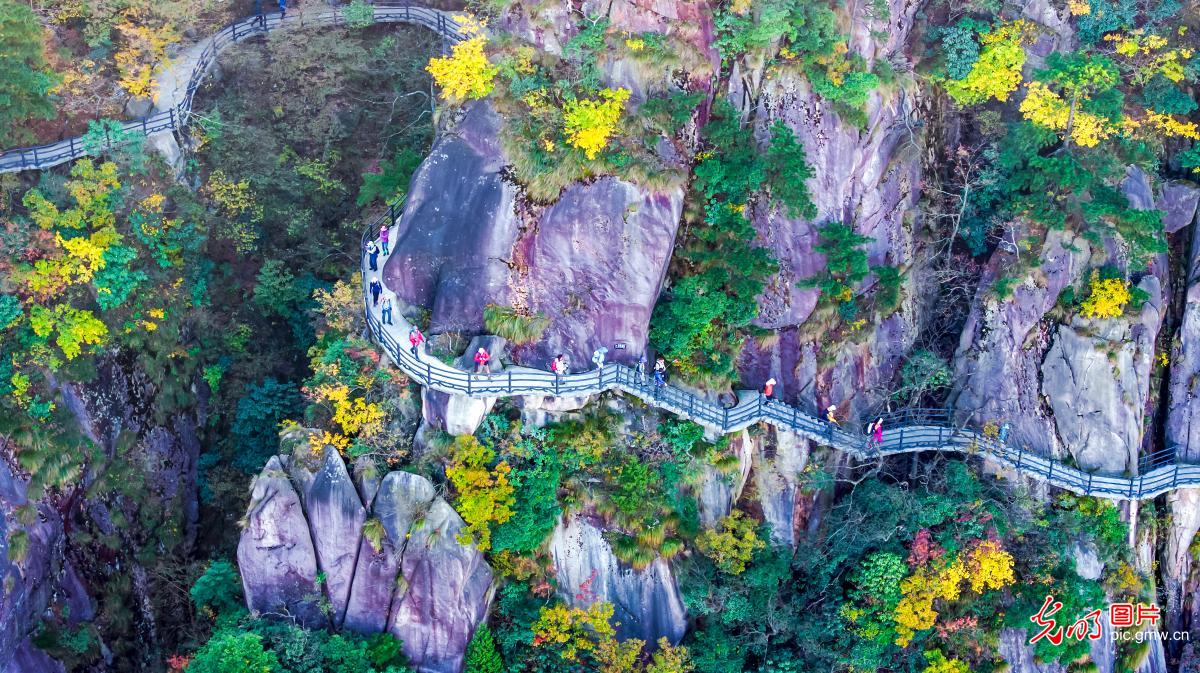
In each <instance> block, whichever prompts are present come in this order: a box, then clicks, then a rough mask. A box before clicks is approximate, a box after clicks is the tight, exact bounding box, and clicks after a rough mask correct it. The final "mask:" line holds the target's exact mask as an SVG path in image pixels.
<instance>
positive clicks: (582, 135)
mask: <svg viewBox="0 0 1200 673" xmlns="http://www.w3.org/2000/svg"><path fill="white" fill-rule="evenodd" d="M627 100H629V89H602V90H601V91H600V97H599V98H597V99H594V100H586V99H585V100H569V101H567V105H566V108H565V109H564V110H563V122H564V124H565V130H566V132H567V142H569V143H570V144H571V146H572V147H575V148H576V149H580V150H583V153H584V155H586V156H587V158H588V159H595V158H596V156H597V155H598V154H599V153H600V150H602V149H604V148H605V147H606V146H607V145H608V139H609V138H611V137H612V135H613V134H614V133H616V130H617V122H619V121H620V120H621V113H622V112H623V111H624V110H625V101H627Z"/></svg>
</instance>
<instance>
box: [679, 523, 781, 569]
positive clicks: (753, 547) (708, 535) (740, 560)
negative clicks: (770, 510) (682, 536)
mask: <svg viewBox="0 0 1200 673" xmlns="http://www.w3.org/2000/svg"><path fill="white" fill-rule="evenodd" d="M757 527H758V526H757V523H756V522H755V521H754V520H753V519H750V518H749V517H747V516H746V515H745V513H743V512H742V511H741V510H740V509H735V510H734V511H733V513H732V514H730V515H729V516H727V517H724V518H723V519H721V520H720V522H718V524H717V528H718V530H706V531H704V532H703V533H701V534H700V535H699V536H698V537H697V538H696V547H697V548H698V549H699V550H700V553H702V554H704V555H705V556H707V557H709V558H710V559H712V560H713V562H714V563H716V564H717V568H718V569H720V570H721V572H723V573H727V574H729V575H740V574H742V573H743V572H745V570H746V564H747V563H749V562H750V558H751V557H752V556H754V552H756V551H758V550H759V549H762V548H763V547H765V546H766V543H765V542H763V541H762V540H760V539H759V537H758V533H757V532H756V531H755V529H756V528H757Z"/></svg>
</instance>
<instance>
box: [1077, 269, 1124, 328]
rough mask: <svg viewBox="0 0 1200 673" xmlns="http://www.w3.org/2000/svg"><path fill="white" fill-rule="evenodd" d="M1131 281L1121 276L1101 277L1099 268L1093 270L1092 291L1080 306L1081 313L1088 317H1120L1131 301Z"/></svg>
mask: <svg viewBox="0 0 1200 673" xmlns="http://www.w3.org/2000/svg"><path fill="white" fill-rule="evenodd" d="M1129 299H1130V294H1129V283H1128V282H1126V281H1124V280H1122V279H1120V278H1101V277H1100V272H1099V270H1095V269H1093V270H1092V277H1091V291H1090V293H1089V294H1088V298H1087V299H1084V300H1083V304H1082V305H1081V306H1080V309H1079V313H1080V315H1082V316H1084V317H1086V318H1119V317H1121V316H1122V315H1123V314H1124V313H1125V305H1126V304H1128V303H1129Z"/></svg>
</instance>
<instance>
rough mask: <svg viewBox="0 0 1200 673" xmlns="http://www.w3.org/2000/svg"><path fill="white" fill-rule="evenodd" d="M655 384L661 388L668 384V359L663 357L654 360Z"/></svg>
mask: <svg viewBox="0 0 1200 673" xmlns="http://www.w3.org/2000/svg"><path fill="white" fill-rule="evenodd" d="M654 385H655V386H658V387H659V388H661V387H663V386H665V385H667V361H666V360H664V359H662V358H658V359H657V360H655V361H654Z"/></svg>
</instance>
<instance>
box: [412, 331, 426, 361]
mask: <svg viewBox="0 0 1200 673" xmlns="http://www.w3.org/2000/svg"><path fill="white" fill-rule="evenodd" d="M408 343H410V344H412V354H413V357H414V358H417V359H418V360H420V359H421V344H423V343H425V335H424V334H421V330H419V329H417V326H416V325H413V326H412V327H410V328H409V330H408Z"/></svg>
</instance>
